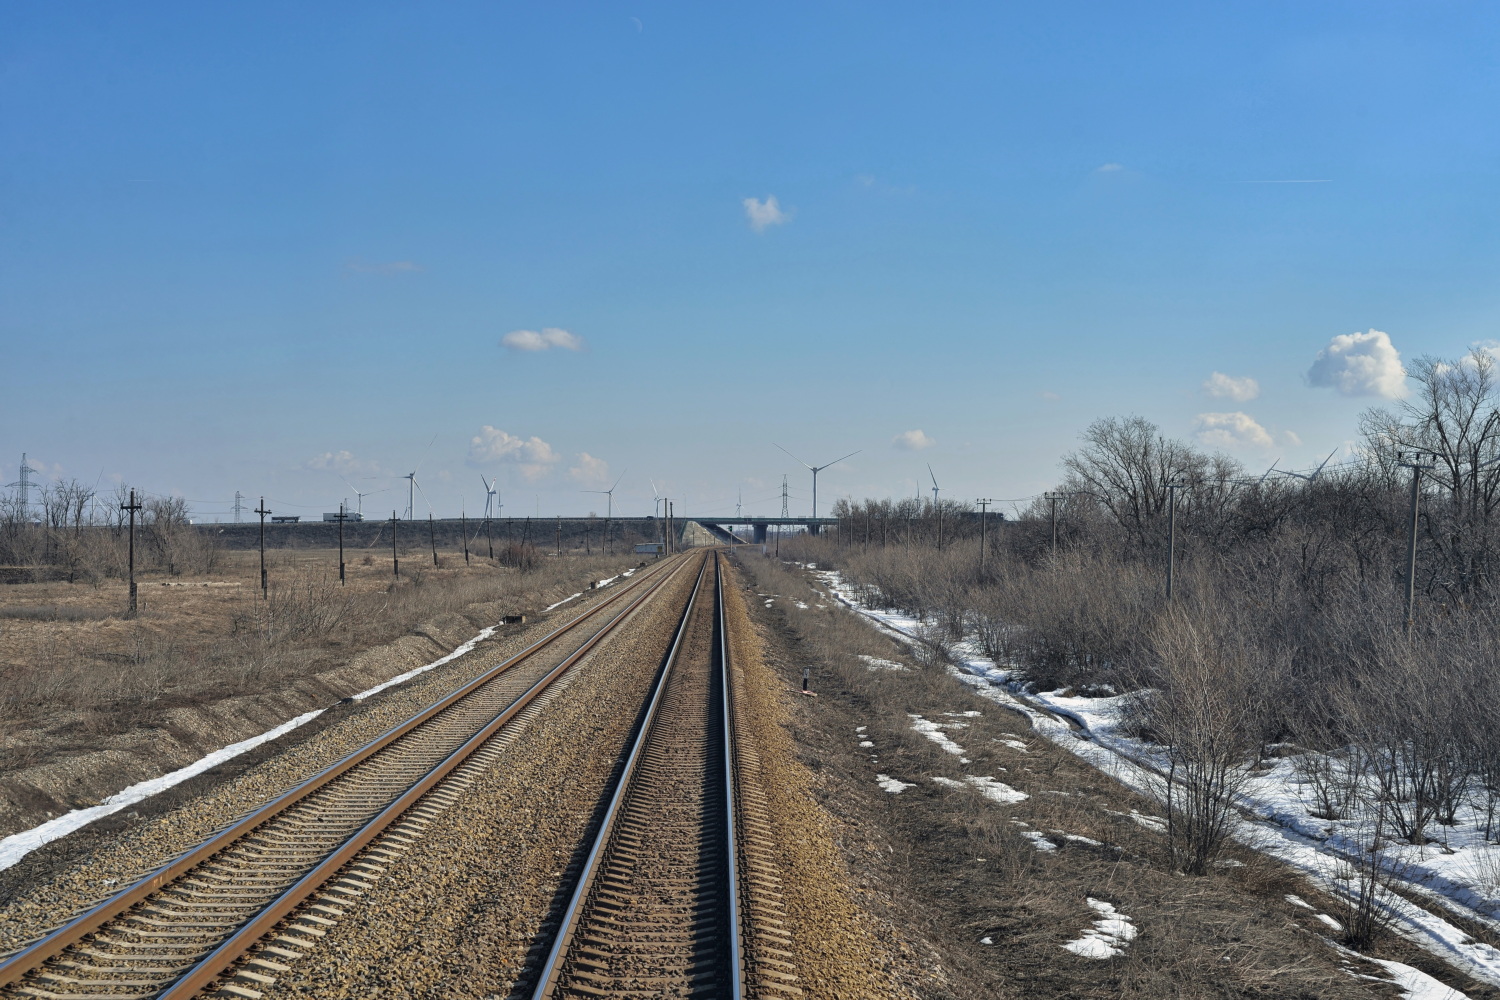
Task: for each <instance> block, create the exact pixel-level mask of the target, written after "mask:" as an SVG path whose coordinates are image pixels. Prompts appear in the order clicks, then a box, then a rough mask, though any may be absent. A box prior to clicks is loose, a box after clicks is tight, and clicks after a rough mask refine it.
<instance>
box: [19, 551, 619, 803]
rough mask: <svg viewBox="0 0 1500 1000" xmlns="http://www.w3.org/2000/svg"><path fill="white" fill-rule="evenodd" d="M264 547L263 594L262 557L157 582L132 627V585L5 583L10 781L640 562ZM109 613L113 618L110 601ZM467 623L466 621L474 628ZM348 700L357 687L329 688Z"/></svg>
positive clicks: (546, 599) (246, 556)
mask: <svg viewBox="0 0 1500 1000" xmlns="http://www.w3.org/2000/svg"><path fill="white" fill-rule="evenodd" d="M336 561H337V560H336V554H334V553H331V552H324V551H320V550H306V549H302V550H280V551H271V552H268V553H267V562H268V572H269V575H270V581H271V586H270V591H269V599H268V600H262V599H261V596H260V589H259V564H258V559H257V555H256V553H253V552H232V553H226V554H224V556H223V558H222V560H221V562H220V566H219V568H218V571H217V572H215V573H214V574H213V575H212V576H182V575H170V574H165V573H163V574H160V575H147V576H145V577H144V578H143V579H142V580H141V581H140V594H141V613H140V614H139V616H137V617H135V618H133V619H132V618H126V617H125V616H124V615H123V614H121V613H120V612H122V611H123V610H124V607H125V597H126V595H125V588H124V586H123V585H120V584H117V583H110V582H106V583H103V584H100V585H99V586H97V587H94V586H85V585H81V584H78V585H69V584H66V583H40V584H16V585H11V586H5V587H0V725H3V728H4V729H5V730H6V731H7V733H8V734H9V735H8V738H7V739H6V740H4V741H3V743H0V775H3V774H4V773H6V772H9V771H13V770H15V769H17V768H19V767H23V766H29V765H34V764H37V763H39V762H42V761H44V760H46V759H48V758H49V757H50V756H52V755H54V754H57V753H66V752H69V748H70V747H72V746H74V745H76V744H79V743H80V741H82V742H83V743H84V744H90V745H98V744H99V742H100V740H101V738H104V737H108V736H109V735H111V734H118V733H124V732H129V731H131V730H133V729H137V728H141V727H153V726H163V725H168V724H169V720H170V718H171V717H172V715H173V712H174V710H175V709H178V708H181V707H184V706H194V705H201V704H205V703H211V702H215V701H218V700H221V699H225V698H231V697H235V696H238V695H246V694H258V693H262V692H276V691H283V690H287V689H290V688H292V687H295V686H297V685H299V684H302V683H305V682H306V681H307V679H308V678H310V677H312V676H313V675H315V674H317V673H319V672H320V671H323V670H328V669H331V668H333V667H336V666H338V665H339V664H341V663H343V662H346V661H347V660H348V659H349V658H350V657H352V656H354V655H355V654H357V653H359V652H360V651H362V650H367V649H372V648H374V647H377V646H380V645H382V644H385V643H389V642H391V641H392V640H394V639H396V638H397V637H399V636H401V635H404V634H407V633H409V632H411V631H412V630H413V629H419V628H420V627H421V626H422V624H423V623H424V622H430V621H433V620H435V619H441V618H443V617H444V616H454V615H461V614H467V615H468V616H470V617H471V619H472V622H473V623H474V624H475V625H477V624H481V623H493V621H494V620H496V619H497V618H498V616H499V615H500V614H502V613H511V612H514V611H517V610H524V609H528V608H529V609H531V610H538V609H540V607H541V606H543V605H544V604H547V603H551V602H552V601H555V600H557V599H559V598H560V597H565V596H567V595H568V594H570V593H574V592H576V591H577V590H579V589H582V588H584V587H586V586H587V583H588V581H589V580H590V579H599V578H602V577H604V576H609V575H613V574H614V573H617V572H619V570H620V569H621V568H623V567H624V566H626V565H631V564H633V560H630V559H629V557H615V558H612V559H610V560H608V561H606V560H604V559H602V558H593V559H587V558H576V559H575V558H562V559H556V558H541V559H538V560H536V562H535V564H534V566H533V567H532V568H531V569H530V570H529V571H522V570H519V569H515V568H507V567H501V566H495V565H492V564H487V563H485V561H484V560H475V561H474V563H473V565H472V566H471V567H470V568H467V569H466V568H464V566H463V557H462V555H461V554H458V555H456V556H455V554H454V553H442V552H440V553H439V562H440V564H441V565H440V566H438V567H436V568H434V567H433V565H432V561H431V557H430V555H429V556H428V557H427V558H426V560H425V565H424V564H423V561H421V560H419V559H418V558H407V559H403V566H402V576H401V578H400V579H399V580H393V578H392V577H391V575H390V564H389V562H388V561H384V560H380V559H377V558H372V557H366V558H363V559H360V560H358V561H355V560H352V559H351V560H350V562H349V565H348V570H347V575H348V584H347V585H346V586H340V585H339V582H338V571H337V565H336ZM111 605H112V606H113V609H111V608H110V606H111ZM465 627H467V626H465ZM333 693H334V694H348V693H350V692H333Z"/></svg>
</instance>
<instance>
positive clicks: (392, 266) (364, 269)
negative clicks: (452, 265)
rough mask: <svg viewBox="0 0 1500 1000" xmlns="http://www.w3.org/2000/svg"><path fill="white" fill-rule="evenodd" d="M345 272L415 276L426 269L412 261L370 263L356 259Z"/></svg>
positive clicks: (346, 265)
mask: <svg viewBox="0 0 1500 1000" xmlns="http://www.w3.org/2000/svg"><path fill="white" fill-rule="evenodd" d="M344 270H346V271H353V272H355V273H356V274H413V273H415V272H417V271H424V270H426V268H424V267H423V266H422V265H421V264H418V263H416V262H415V261H410V260H388V261H369V260H358V259H356V260H351V261H348V262H347V263H345V264H344Z"/></svg>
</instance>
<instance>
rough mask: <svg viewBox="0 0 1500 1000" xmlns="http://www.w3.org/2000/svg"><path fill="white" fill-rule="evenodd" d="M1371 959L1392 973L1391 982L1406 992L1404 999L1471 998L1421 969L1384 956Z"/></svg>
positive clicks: (1461, 999) (1441, 999)
mask: <svg viewBox="0 0 1500 1000" xmlns="http://www.w3.org/2000/svg"><path fill="white" fill-rule="evenodd" d="M1369 961H1371V962H1374V963H1375V964H1376V965H1378V966H1380V967H1381V968H1383V969H1385V971H1386V972H1389V973H1390V974H1391V982H1393V983H1395V984H1396V985H1397V986H1398V987H1400V988H1401V990H1402V992H1403V994H1404V996H1403V1000H1469V998H1468V994H1465V993H1460V992H1458V990H1455V989H1453V988H1452V987H1450V986H1444V985H1443V984H1442V983H1440V982H1438V981H1437V980H1436V979H1433V978H1432V977H1431V976H1429V975H1428V974H1427V973H1425V972H1423V971H1422V970H1421V969H1413V968H1412V967H1411V966H1409V965H1402V964H1401V963H1400V962H1391V961H1387V960H1386V959H1383V958H1372V959H1369Z"/></svg>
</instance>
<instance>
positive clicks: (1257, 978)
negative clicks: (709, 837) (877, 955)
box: [745, 557, 1394, 1000]
mask: <svg viewBox="0 0 1500 1000" xmlns="http://www.w3.org/2000/svg"><path fill="white" fill-rule="evenodd" d="M745 563H746V565H747V569H748V574H747V575H749V576H750V577H751V579H752V580H753V581H754V584H755V588H754V589H755V590H756V591H758V592H761V593H764V594H767V595H778V596H776V597H773V598H772V600H773V606H772V608H771V609H769V610H767V611H766V615H765V617H766V618H768V619H771V620H776V621H779V622H780V627H779V629H778V631H779V632H780V640H781V648H782V649H783V650H784V654H783V657H782V659H781V662H780V668H781V669H782V670H783V672H784V673H783V676H784V679H785V680H786V681H787V682H788V683H789V684H798V683H800V673H801V667H802V666H803V665H804V664H806V665H811V666H813V668H814V676H813V686H814V688H815V690H817V692H818V695H819V697H818V698H817V699H815V700H814V699H808V700H806V701H805V702H803V703H802V704H803V707H804V709H805V710H804V711H803V712H802V713H801V717H800V719H799V729H798V730H797V732H796V733H795V735H796V736H797V737H798V740H799V743H800V744H801V746H802V751H803V753H804V754H805V755H806V756H807V758H808V760H809V761H810V762H811V763H812V764H813V765H814V766H815V767H816V768H817V769H818V771H819V773H820V775H821V776H822V778H823V784H822V785H821V786H820V787H821V793H822V801H823V804H824V806H825V808H828V809H829V810H830V811H832V812H834V813H835V815H838V816H839V817H840V818H841V819H842V820H843V821H844V822H845V824H846V825H847V827H848V828H850V829H851V830H857V831H859V834H858V838H856V839H852V840H851V841H850V842H848V843H846V845H845V846H846V851H848V852H849V853H850V855H851V857H852V859H854V860H855V861H856V862H857V863H858V864H860V865H861V866H863V868H864V870H865V871H866V872H867V874H868V877H869V878H870V880H871V883H872V884H874V885H878V886H882V887H884V888H885V889H886V891H887V894H888V900H889V902H888V905H889V906H890V907H891V908H892V911H893V912H891V913H890V914H888V917H889V919H891V921H892V922H893V923H895V924H896V925H897V926H902V927H906V928H909V929H910V931H911V933H912V934H914V935H915V936H917V937H919V938H920V939H921V944H922V945H924V946H926V947H928V948H930V949H932V951H933V952H935V953H936V955H937V956H938V957H937V959H936V962H935V964H936V966H937V968H936V970H935V971H934V973H933V974H931V975H930V976H929V977H928V979H927V982H926V984H925V988H924V990H923V992H924V995H926V996H930V997H971V996H987V997H1023V996H1024V997H1033V996H1057V997H1063V996H1066V997H1080V998H1082V997H1089V998H1092V997H1100V998H1103V997H1116V996H1130V997H1139V998H1166V997H1173V998H1183V997H1303V998H1308V1000H1312V998H1343V997H1349V998H1353V997H1368V996H1371V995H1394V994H1393V993H1391V992H1390V991H1388V990H1385V989H1384V988H1383V987H1379V986H1374V985H1373V984H1369V983H1360V982H1357V981H1355V980H1354V979H1352V978H1351V977H1350V976H1349V975H1348V974H1347V973H1345V972H1344V971H1343V970H1342V969H1341V968H1340V965H1339V961H1338V956H1337V954H1336V953H1334V952H1333V951H1332V950H1331V949H1329V948H1327V947H1326V946H1325V945H1323V944H1322V943H1321V942H1320V940H1319V938H1318V927H1317V926H1316V925H1314V924H1313V923H1312V922H1311V921H1309V920H1308V919H1307V918H1306V917H1305V916H1304V915H1303V914H1302V913H1300V912H1298V911H1297V910H1296V909H1295V908H1293V907H1292V906H1291V905H1290V904H1288V903H1287V902H1286V901H1285V899H1284V898H1283V897H1284V895H1285V894H1286V893H1287V892H1298V893H1301V894H1303V895H1309V890H1308V889H1307V888H1306V886H1305V885H1304V884H1303V883H1302V882H1301V880H1300V879H1299V878H1298V877H1297V876H1296V875H1295V874H1294V873H1291V872H1289V871H1288V870H1287V869H1285V868H1284V867H1283V866H1280V865H1277V864H1275V863H1274V862H1271V861H1269V860H1268V859H1265V858H1262V857H1260V856H1257V855H1255V854H1253V853H1251V852H1249V851H1247V850H1244V849H1242V848H1239V847H1233V846H1232V847H1230V848H1229V849H1228V851H1227V853H1226V859H1227V860H1230V861H1234V862H1236V863H1237V864H1236V865H1234V866H1216V867H1212V868H1211V869H1210V872H1209V874H1207V875H1205V876H1204V877H1201V878H1184V877H1182V876H1181V875H1180V874H1178V873H1177V872H1176V870H1175V865H1174V864H1173V860H1172V854H1171V852H1170V850H1169V849H1168V845H1167V843H1166V839H1165V838H1164V837H1163V836H1161V835H1160V834H1159V833H1156V832H1153V831H1151V830H1148V829H1145V828H1143V827H1141V826H1140V825H1138V824H1137V823H1136V822H1134V821H1133V820H1132V819H1130V817H1129V813H1130V811H1131V810H1132V809H1134V810H1137V811H1139V812H1141V813H1145V814H1159V813H1160V809H1159V807H1158V806H1156V805H1155V804H1154V803H1151V802H1148V801H1146V800H1144V799H1141V798H1139V797H1138V796H1136V795H1134V794H1133V793H1131V792H1129V791H1128V790H1126V789H1124V788H1123V787H1121V786H1119V785H1117V784H1116V783H1115V782H1113V781H1111V780H1110V779H1109V778H1108V777H1106V776H1104V775H1102V774H1100V773H1099V772H1098V771H1095V770H1094V769H1092V768H1090V767H1088V766H1087V765H1085V764H1084V763H1083V762H1081V761H1080V760H1078V759H1077V758H1076V757H1074V756H1073V755H1071V754H1069V753H1067V752H1066V751H1064V750H1062V749H1061V748H1058V747H1056V746H1054V745H1052V744H1050V743H1049V742H1047V741H1045V740H1043V739H1040V738H1038V737H1036V736H1035V734H1033V733H1031V732H1030V730H1029V726H1028V723H1027V722H1026V721H1025V719H1024V718H1023V717H1022V716H1020V715H1017V714H1013V713H1010V712H1007V711H1005V710H1004V709H1002V708H1000V707H999V706H997V705H995V704H994V703H993V702H989V701H986V700H983V699H980V698H978V697H977V696H975V695H974V694H973V693H972V692H971V691H970V690H969V689H968V688H967V687H966V686H964V685H963V684H961V683H959V682H958V681H956V680H955V679H954V678H953V677H952V676H951V675H950V674H949V672H948V671H947V670H945V669H943V668H942V667H940V666H937V665H931V664H928V665H924V664H923V663H921V662H920V660H919V659H918V658H917V657H914V656H912V655H910V653H909V652H908V651H904V650H902V649H901V648H899V647H898V646H897V644H896V643H895V642H893V641H892V640H890V639H888V638H886V637H884V636H882V635H881V634H880V633H878V632H876V631H875V630H874V629H872V628H870V627H869V626H868V625H867V624H866V623H864V622H863V621H861V620H860V619H858V618H856V617H855V616H853V615H851V614H849V613H847V612H845V611H842V610H839V609H837V608H835V607H833V606H832V604H831V602H829V601H826V600H821V599H819V598H817V597H816V596H815V595H813V593H812V591H811V590H810V588H809V587H808V583H807V579H806V577H805V576H804V575H802V574H801V573H800V571H797V570H795V569H794V568H791V567H788V566H785V565H782V564H780V563H777V562H774V561H772V560H762V559H759V558H754V557H751V558H748V559H746V560H745ZM796 600H802V601H803V602H805V603H807V604H808V605H809V606H808V608H806V609H802V608H798V607H797V606H796V603H795V601H796ZM764 602H765V598H762V599H761V600H760V601H759V602H758V603H759V604H760V606H761V607H762V608H764ZM820 602H821V603H823V604H825V605H829V606H828V607H825V608H822V609H820V608H818V607H817V606H816V605H817V604H818V603H820ZM773 645H774V644H773ZM861 654H863V655H864V656H872V657H877V658H880V659H886V660H894V661H899V662H902V663H904V664H905V665H906V667H907V669H906V670H904V671H897V670H881V669H871V668H870V666H869V665H868V663H867V662H866V661H865V660H863V659H861V658H860V657H861ZM970 710H973V711H978V712H980V713H981V714H980V715H978V716H974V717H970V718H968V719H966V720H964V721H966V722H967V723H968V725H966V726H965V727H964V728H962V729H954V730H952V731H951V735H952V738H953V739H955V740H956V741H957V742H958V743H959V744H960V745H962V747H963V749H964V753H965V756H967V757H969V758H971V760H972V763H971V764H969V765H966V766H960V765H959V763H958V760H957V758H956V757H955V756H953V755H952V754H949V753H947V752H945V751H944V750H943V749H941V748H940V747H938V746H937V745H936V744H935V743H933V742H932V741H930V740H928V739H926V738H924V737H922V736H921V735H920V734H918V733H916V732H914V731H913V730H912V728H911V719H910V714H920V715H922V716H923V717H924V718H927V719H929V720H933V719H942V718H944V716H943V713H945V712H956V711H970ZM857 726H865V727H866V728H865V730H864V732H863V733H862V734H859V735H861V736H867V737H868V738H869V740H870V741H871V742H873V743H874V744H875V746H874V747H873V748H861V747H859V746H858V743H859V739H858V738H857V737H856V734H855V727H857ZM1007 733H1009V734H1015V735H1018V736H1020V737H1022V742H1024V743H1026V744H1027V751H1026V752H1025V753H1022V752H1020V751H1018V750H1016V749H1014V748H1012V747H1010V746H1008V745H1007V744H1005V743H1003V742H997V741H999V740H1003V739H1007V738H1008V737H1006V735H1005V734H1007ZM871 754H873V755H874V756H875V758H876V759H874V760H872V759H870V755H871ZM1002 769H1003V770H1002ZM877 772H879V773H885V774H890V775H892V776H894V777H897V778H899V779H900V780H902V781H906V782H911V783H913V787H911V788H908V789H906V790H905V791H904V792H902V793H901V794H899V795H890V794H888V793H885V792H883V791H881V790H880V789H879V788H878V787H877V786H876V785H875V781H874V778H875V774H876V773H877ZM965 775H992V776H994V777H995V778H996V779H997V780H1001V781H1004V782H1005V783H1006V784H1008V785H1010V786H1012V787H1014V788H1017V789H1020V790H1022V791H1024V792H1027V793H1028V794H1029V796H1030V797H1029V798H1028V799H1026V800H1025V801H1024V802H1021V803H1017V804H1014V805H999V804H997V803H994V802H992V801H990V800H988V799H986V798H984V797H983V796H982V795H980V794H979V793H978V792H976V791H975V790H973V789H971V788H966V787H957V788H952V787H945V786H942V785H940V784H938V783H936V782H934V781H932V778H934V777H947V778H949V779H951V780H961V779H962V777H963V776H965ZM1120 813H1124V814H1126V815H1124V816H1121V815H1119V814H1120ZM1016 821H1019V823H1018V822H1016ZM1021 824H1025V825H1024V826H1023V825H1021ZM1028 834H1029V835H1031V836H1032V837H1034V836H1038V835H1039V836H1041V837H1044V838H1045V839H1046V841H1047V843H1049V844H1050V845H1051V846H1052V847H1053V848H1054V849H1053V850H1050V851H1043V850H1039V849H1038V847H1037V846H1036V845H1035V844H1034V842H1033V839H1031V838H1030V837H1028ZM1065 834H1066V835H1071V836H1073V837H1080V836H1081V837H1088V838H1090V839H1092V840H1096V841H1099V842H1100V844H1101V845H1103V846H1094V845H1090V844H1087V843H1085V842H1083V841H1079V840H1072V839H1069V838H1068V836H1065ZM1086 897H1093V898H1095V899H1102V900H1105V901H1108V902H1110V903H1113V904H1114V905H1116V906H1117V907H1118V908H1119V910H1120V912H1122V913H1125V914H1127V915H1129V916H1130V917H1131V918H1132V919H1133V920H1134V922H1135V925H1136V926H1137V927H1138V928H1139V931H1140V933H1139V937H1138V938H1137V939H1136V940H1135V941H1134V942H1133V943H1132V944H1131V946H1130V947H1129V948H1128V949H1126V951H1125V953H1124V954H1123V955H1121V956H1120V957H1118V958H1114V959H1110V960H1107V961H1093V960H1088V959H1082V958H1077V957H1075V956H1073V955H1071V954H1069V953H1068V952H1065V951H1063V950H1062V948H1061V945H1062V944H1063V943H1064V942H1066V941H1068V940H1070V939H1073V938H1076V937H1077V936H1078V935H1079V934H1080V932H1081V931H1082V930H1083V929H1084V928H1086V927H1089V926H1090V925H1091V923H1092V921H1093V919H1094V918H1095V917H1096V914H1095V913H1094V912H1093V911H1092V910H1090V909H1089V907H1088V905H1087V904H1086V902H1085V898H1086ZM985 937H988V938H989V939H990V940H991V941H993V942H994V944H993V945H983V944H980V939H981V938H985ZM919 950H920V948H919Z"/></svg>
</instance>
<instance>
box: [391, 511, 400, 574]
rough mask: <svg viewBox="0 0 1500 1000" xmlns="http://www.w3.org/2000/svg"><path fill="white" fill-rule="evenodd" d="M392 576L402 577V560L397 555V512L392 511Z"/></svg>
mask: <svg viewBox="0 0 1500 1000" xmlns="http://www.w3.org/2000/svg"><path fill="white" fill-rule="evenodd" d="M391 575H392V576H394V577H396V578H397V579H399V578H400V577H401V559H400V557H399V556H397V555H396V512H395V511H391Z"/></svg>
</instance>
